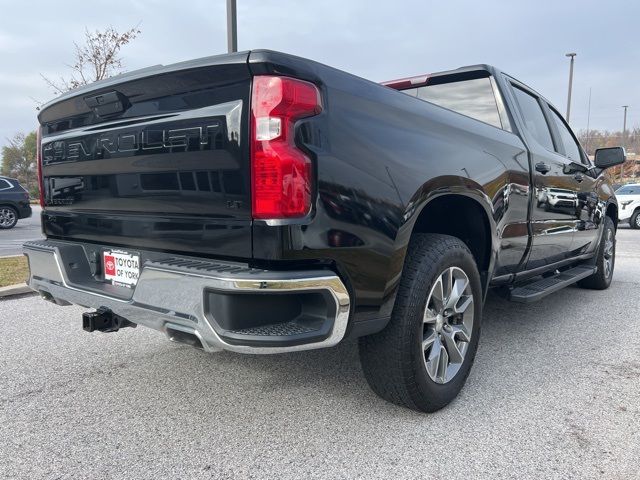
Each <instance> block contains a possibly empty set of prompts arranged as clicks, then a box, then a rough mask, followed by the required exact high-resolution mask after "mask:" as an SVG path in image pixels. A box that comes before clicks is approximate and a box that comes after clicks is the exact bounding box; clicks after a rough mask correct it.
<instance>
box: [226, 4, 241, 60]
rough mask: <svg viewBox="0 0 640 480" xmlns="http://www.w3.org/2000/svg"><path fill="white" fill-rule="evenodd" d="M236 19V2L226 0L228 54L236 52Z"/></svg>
mask: <svg viewBox="0 0 640 480" xmlns="http://www.w3.org/2000/svg"><path fill="white" fill-rule="evenodd" d="M237 17H238V15H237V13H236V0H227V50H228V51H229V53H233V52H237V51H238V18H237Z"/></svg>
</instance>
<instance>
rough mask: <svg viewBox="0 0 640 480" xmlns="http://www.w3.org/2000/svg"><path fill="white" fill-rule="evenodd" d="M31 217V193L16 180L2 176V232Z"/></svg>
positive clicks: (0, 219) (0, 200) (0, 218)
mask: <svg viewBox="0 0 640 480" xmlns="http://www.w3.org/2000/svg"><path fill="white" fill-rule="evenodd" d="M30 216H31V205H30V204H29V193H28V192H27V191H26V190H25V189H24V188H23V187H22V185H20V183H18V181H17V180H16V179H15V178H9V177H3V176H0V230H7V229H9V228H13V227H15V226H16V224H17V223H18V220H19V219H21V218H28V217H30Z"/></svg>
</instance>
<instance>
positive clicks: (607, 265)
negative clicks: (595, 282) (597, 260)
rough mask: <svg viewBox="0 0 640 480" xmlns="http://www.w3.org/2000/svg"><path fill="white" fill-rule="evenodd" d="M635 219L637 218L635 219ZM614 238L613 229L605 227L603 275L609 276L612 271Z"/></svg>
mask: <svg viewBox="0 0 640 480" xmlns="http://www.w3.org/2000/svg"><path fill="white" fill-rule="evenodd" d="M636 221H637V220H636ZM615 248H616V244H615V239H614V237H613V230H611V229H607V233H606V234H605V237H604V276H605V278H609V277H610V276H611V273H612V272H613V257H614V255H615Z"/></svg>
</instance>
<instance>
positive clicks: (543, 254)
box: [511, 80, 578, 270]
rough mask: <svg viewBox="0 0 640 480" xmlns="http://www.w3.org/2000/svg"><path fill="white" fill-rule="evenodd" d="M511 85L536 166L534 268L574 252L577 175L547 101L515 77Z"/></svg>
mask: <svg viewBox="0 0 640 480" xmlns="http://www.w3.org/2000/svg"><path fill="white" fill-rule="evenodd" d="M511 86H512V89H511V90H512V93H513V96H514V97H515V100H516V102H515V104H516V106H517V110H518V111H519V112H518V113H519V118H520V121H521V124H522V127H523V128H522V131H523V136H524V137H525V140H526V142H527V145H528V147H529V151H530V157H531V166H532V177H533V195H532V198H531V206H530V209H531V216H530V218H531V233H532V244H531V249H530V255H529V259H528V262H527V265H526V269H527V270H531V269H534V268H539V267H544V266H545V265H548V264H550V263H554V262H557V261H560V260H563V259H565V258H567V257H568V256H569V255H570V252H571V246H572V242H573V235H574V231H575V228H576V216H575V213H576V208H577V205H578V192H577V190H576V188H577V187H576V185H577V183H576V182H575V180H574V179H573V178H572V177H573V176H572V175H571V174H569V173H567V168H566V167H567V165H568V164H569V163H570V162H569V161H568V160H567V159H566V158H565V157H564V156H562V155H560V154H559V153H558V152H557V151H556V148H557V147H556V143H555V141H554V137H553V135H552V133H551V129H550V119H549V118H548V116H547V113H546V112H545V110H544V109H545V108H546V107H545V106H544V104H543V101H542V100H541V99H540V98H539V96H538V95H537V94H535V93H534V92H532V91H531V90H529V89H528V88H527V87H525V86H524V85H522V84H520V83H518V82H515V81H513V80H511Z"/></svg>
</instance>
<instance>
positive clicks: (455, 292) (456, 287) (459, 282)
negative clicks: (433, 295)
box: [446, 275, 469, 308]
mask: <svg viewBox="0 0 640 480" xmlns="http://www.w3.org/2000/svg"><path fill="white" fill-rule="evenodd" d="M452 278H453V275H452ZM467 285H469V280H467V279H466V278H456V279H454V280H452V283H451V293H450V294H449V298H448V299H447V306H446V308H454V307H455V305H456V304H457V303H458V300H460V297H461V296H462V294H463V293H464V291H465V289H466V288H467Z"/></svg>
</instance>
